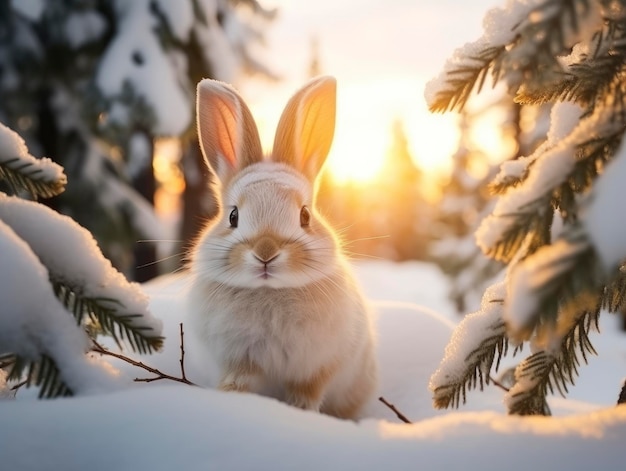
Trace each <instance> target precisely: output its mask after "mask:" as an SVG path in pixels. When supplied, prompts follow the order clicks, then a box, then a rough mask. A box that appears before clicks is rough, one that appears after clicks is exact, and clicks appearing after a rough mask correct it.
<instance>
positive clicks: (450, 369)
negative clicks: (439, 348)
mask: <svg viewBox="0 0 626 471" xmlns="http://www.w3.org/2000/svg"><path fill="white" fill-rule="evenodd" d="M505 293H506V285H505V283H504V281H501V282H499V283H496V284H494V285H492V286H490V287H489V288H487V290H486V291H485V294H484V295H483V298H482V301H481V306H480V310H478V311H476V312H474V313H472V314H468V315H466V316H465V317H464V318H463V320H462V321H461V322H460V323H459V325H458V326H457V327H456V328H455V329H454V332H453V333H452V338H451V339H450V342H449V343H448V345H447V346H446V350H445V354H444V358H443V360H442V361H441V364H440V365H439V368H438V369H437V371H435V373H434V374H433V375H432V376H431V378H430V384H429V387H430V390H431V391H433V393H434V394H435V397H436V396H437V390H438V389H439V387H441V386H446V385H448V384H452V383H457V382H462V378H464V377H465V376H467V368H466V366H467V365H468V364H471V363H473V362H474V361H475V359H476V355H477V354H479V353H480V352H479V351H478V350H477V348H476V346H477V345H480V344H481V343H483V340H484V339H487V338H490V337H495V336H499V335H504V333H505V330H506V328H505V325H504V322H503V321H502V305H503V302H504V297H505ZM479 366H480V367H481V368H483V369H484V368H487V370H483V371H482V373H483V377H488V375H489V368H490V367H491V363H488V364H487V363H486V364H483V365H479Z"/></svg>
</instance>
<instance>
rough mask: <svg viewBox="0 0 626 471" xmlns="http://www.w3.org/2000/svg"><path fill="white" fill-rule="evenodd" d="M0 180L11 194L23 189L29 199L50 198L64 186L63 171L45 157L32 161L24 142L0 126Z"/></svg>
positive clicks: (14, 133) (15, 134) (9, 130)
mask: <svg viewBox="0 0 626 471" xmlns="http://www.w3.org/2000/svg"><path fill="white" fill-rule="evenodd" d="M0 179H2V180H6V181H7V182H8V183H9V185H11V187H12V189H13V191H14V192H15V193H17V192H18V190H19V189H21V188H24V189H26V190H27V191H28V192H29V193H30V194H31V196H32V197H33V198H37V197H43V198H50V197H52V196H56V195H58V194H59V193H62V192H63V191H64V190H65V185H66V184H67V178H66V176H65V174H64V173H63V168H62V167H61V166H60V165H57V164H55V163H54V162H52V160H50V159H48V158H42V159H36V158H35V157H33V156H32V155H30V153H29V152H28V149H27V148H26V144H25V143H24V140H23V139H22V138H21V137H20V136H19V135H18V134H17V133H16V132H15V131H13V130H11V129H9V128H8V127H6V126H5V125H4V124H2V123H0Z"/></svg>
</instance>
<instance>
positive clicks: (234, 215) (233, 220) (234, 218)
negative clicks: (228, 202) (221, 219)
mask: <svg viewBox="0 0 626 471" xmlns="http://www.w3.org/2000/svg"><path fill="white" fill-rule="evenodd" d="M228 222H230V227H237V224H238V223H239V210H238V209H237V206H235V208H234V209H233V210H232V211H231V212H230V216H228Z"/></svg>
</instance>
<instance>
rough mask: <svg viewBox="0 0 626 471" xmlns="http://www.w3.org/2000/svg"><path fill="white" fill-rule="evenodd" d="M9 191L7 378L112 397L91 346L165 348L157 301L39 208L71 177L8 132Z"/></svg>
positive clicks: (3, 157)
mask: <svg viewBox="0 0 626 471" xmlns="http://www.w3.org/2000/svg"><path fill="white" fill-rule="evenodd" d="M0 181H3V182H4V183H6V184H7V186H8V187H9V188H10V193H12V194H13V195H12V196H11V195H8V194H6V193H3V192H0V301H1V302H2V309H1V310H0V370H6V369H8V370H9V374H8V379H9V380H12V381H14V382H19V381H22V380H23V382H24V383H25V384H26V385H27V386H30V385H36V386H38V387H39V395H40V397H56V396H66V395H72V394H75V393H83V392H93V391H97V390H101V389H102V388H110V387H112V385H111V384H109V383H110V378H108V375H107V374H106V373H105V371H104V369H103V368H101V367H99V365H98V362H97V361H95V360H93V359H92V360H88V359H87V352H88V351H89V350H90V347H91V342H90V338H92V339H95V337H96V336H97V335H108V336H112V337H113V338H114V340H115V341H116V342H117V343H118V344H120V343H121V342H124V343H125V344H126V345H128V346H129V347H130V348H131V349H132V350H135V351H138V352H141V353H149V352H151V351H153V350H155V349H158V348H160V346H161V343H162V338H161V337H160V332H161V325H160V322H159V321H158V320H156V319H154V318H153V317H152V316H151V315H150V313H149V312H148V309H147V304H148V300H147V297H146V296H145V295H143V294H142V293H141V291H140V289H139V286H138V285H136V284H132V283H128V282H127V281H126V279H125V278H124V276H123V275H122V274H121V273H120V272H118V271H117V270H115V269H114V268H113V267H112V266H111V263H110V262H109V261H108V260H107V259H106V258H104V256H103V255H102V253H101V252H100V250H99V248H98V246H97V244H96V242H95V241H94V239H93V237H92V236H91V234H89V232H87V230H85V229H84V228H82V227H80V226H79V225H78V224H76V223H75V222H74V221H73V220H71V219H70V218H69V217H67V216H61V215H60V214H58V213H56V212H55V211H53V210H52V209H50V208H48V207H46V206H44V205H43V204H41V203H38V202H36V201H34V200H37V199H38V198H49V197H52V196H55V195H58V194H60V193H62V192H63V191H64V190H65V186H66V183H67V178H66V175H65V173H64V171H63V168H62V167H61V166H59V165H58V164H56V163H54V162H52V161H51V160H50V159H47V158H43V159H36V158H35V157H33V156H32V155H31V154H30V153H29V152H28V149H27V147H26V145H25V143H24V141H23V140H22V139H21V138H20V137H19V136H18V135H17V134H16V133H15V132H13V131H12V130H11V129H9V128H7V127H6V126H4V125H2V124H0ZM17 194H24V195H25V196H27V197H28V198H29V199H23V198H20V197H18V196H16V195H17ZM2 376H3V377H4V371H2Z"/></svg>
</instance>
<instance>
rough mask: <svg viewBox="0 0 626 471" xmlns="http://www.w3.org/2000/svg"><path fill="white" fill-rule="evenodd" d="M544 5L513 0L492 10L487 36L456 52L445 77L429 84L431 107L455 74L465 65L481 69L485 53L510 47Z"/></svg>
mask: <svg viewBox="0 0 626 471" xmlns="http://www.w3.org/2000/svg"><path fill="white" fill-rule="evenodd" d="M544 2H545V0H521V1H520V0H509V1H508V2H507V4H506V6H504V7H497V8H493V9H491V10H489V11H488V12H487V14H486V15H485V18H484V19H483V30H484V33H483V36H482V37H480V38H479V39H478V40H476V41H474V42H470V43H466V44H465V45H464V46H462V47H460V48H458V49H456V50H455V51H454V54H453V55H452V57H451V58H450V59H448V60H447V61H446V63H445V65H444V67H443V70H442V71H441V73H440V74H439V75H438V76H437V77H436V78H434V79H432V80H430V81H429V82H428V83H427V84H426V87H425V89H424V96H425V98H426V103H428V106H432V105H433V104H434V103H435V100H436V98H437V95H439V94H440V93H441V92H442V91H444V90H445V89H446V88H447V87H448V84H447V81H448V78H449V76H450V75H449V74H450V72H451V71H453V70H458V69H460V68H463V66H464V65H467V66H468V67H474V66H475V65H479V64H480V61H478V60H477V59H476V57H478V56H480V53H481V52H482V51H484V50H485V49H487V48H489V47H501V46H504V45H506V44H508V43H510V42H511V41H512V40H513V38H514V37H515V35H516V26H517V25H519V24H521V23H522V22H523V21H524V20H525V19H526V18H527V17H528V15H529V13H530V12H531V11H532V10H533V9H534V8H536V7H537V6H538V5H540V4H542V3H544Z"/></svg>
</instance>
